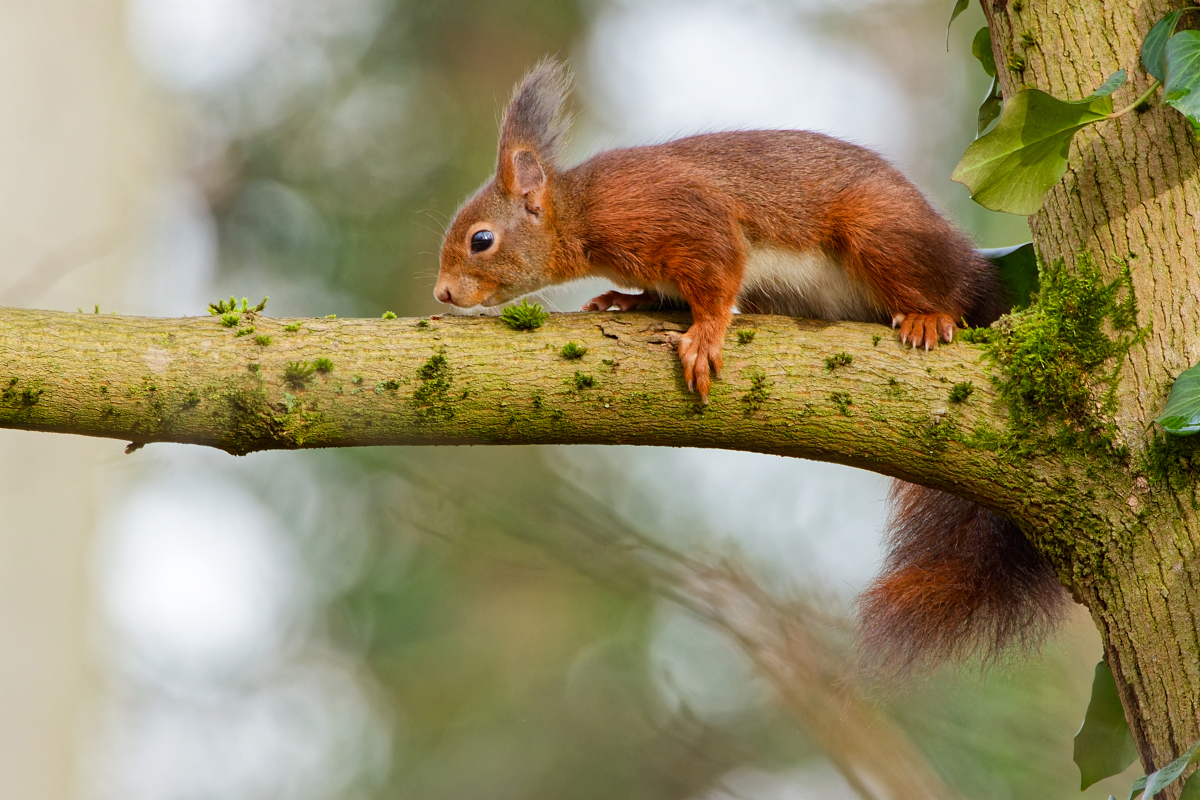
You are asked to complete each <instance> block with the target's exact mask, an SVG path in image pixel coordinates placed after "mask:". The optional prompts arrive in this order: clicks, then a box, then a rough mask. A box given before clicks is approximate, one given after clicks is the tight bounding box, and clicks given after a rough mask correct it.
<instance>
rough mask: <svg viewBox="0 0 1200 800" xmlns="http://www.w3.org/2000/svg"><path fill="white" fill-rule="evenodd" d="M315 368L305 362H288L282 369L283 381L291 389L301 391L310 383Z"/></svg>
mask: <svg viewBox="0 0 1200 800" xmlns="http://www.w3.org/2000/svg"><path fill="white" fill-rule="evenodd" d="M316 371H317V368H316V367H315V366H314V365H312V364H310V363H308V362H307V361H289V362H288V364H287V366H286V367H284V369H283V381H284V383H286V384H287V385H288V386H291V387H292V388H293V389H303V388H304V387H305V386H308V384H309V383H311V382H312V379H313V373H314V372H316Z"/></svg>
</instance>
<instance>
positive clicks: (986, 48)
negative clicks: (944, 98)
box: [971, 12, 1178, 78]
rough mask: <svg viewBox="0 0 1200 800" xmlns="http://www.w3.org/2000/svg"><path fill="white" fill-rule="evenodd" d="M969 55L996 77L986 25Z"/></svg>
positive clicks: (989, 33) (975, 40)
mask: <svg viewBox="0 0 1200 800" xmlns="http://www.w3.org/2000/svg"><path fill="white" fill-rule="evenodd" d="M1176 13H1178V12H1176ZM971 55H973V56H975V57H976V58H977V59H979V63H980V64H981V65H982V66H983V71H984V72H986V73H987V74H988V75H990V76H991V77H993V78H994V77H996V56H995V54H993V53H992V32H991V31H990V30H989V29H988V27H987V26H986V25H984V26H983V27H982V28H980V29H979V30H978V31H977V32H976V33H975V38H974V39H972V40H971Z"/></svg>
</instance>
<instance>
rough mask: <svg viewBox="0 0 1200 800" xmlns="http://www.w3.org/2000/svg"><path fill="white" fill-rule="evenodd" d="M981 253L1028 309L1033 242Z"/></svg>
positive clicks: (1034, 285) (1017, 303)
mask: <svg viewBox="0 0 1200 800" xmlns="http://www.w3.org/2000/svg"><path fill="white" fill-rule="evenodd" d="M979 252H980V254H981V255H983V257H984V258H986V259H987V260H988V261H991V262H992V263H993V264H995V265H996V271H997V272H999V273H1000V280H1001V281H1003V282H1004V285H1005V286H1007V287H1008V290H1009V293H1010V294H1011V296H1012V300H1013V310H1014V311H1019V310H1020V309H1022V308H1028V307H1029V303H1030V299H1031V298H1032V296H1033V295H1035V294H1037V290H1038V263H1037V252H1035V251H1034V249H1033V242H1026V243H1025V244H1019V245H1017V246H1016V247H1000V248H996V249H993V250H980V251H979ZM1094 691H1095V689H1094V687H1093V692H1094ZM1121 719H1124V717H1122V718H1121Z"/></svg>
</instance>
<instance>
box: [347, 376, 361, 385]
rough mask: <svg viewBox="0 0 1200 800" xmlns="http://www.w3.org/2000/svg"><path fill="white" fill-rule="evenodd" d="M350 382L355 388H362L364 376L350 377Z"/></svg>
mask: <svg viewBox="0 0 1200 800" xmlns="http://www.w3.org/2000/svg"><path fill="white" fill-rule="evenodd" d="M350 382H351V383H353V384H354V385H355V386H361V385H362V375H352V376H350Z"/></svg>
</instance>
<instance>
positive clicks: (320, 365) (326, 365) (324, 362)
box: [312, 358, 333, 375]
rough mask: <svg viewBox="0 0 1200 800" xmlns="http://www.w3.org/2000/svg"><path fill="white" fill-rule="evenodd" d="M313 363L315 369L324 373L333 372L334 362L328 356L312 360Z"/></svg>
mask: <svg viewBox="0 0 1200 800" xmlns="http://www.w3.org/2000/svg"><path fill="white" fill-rule="evenodd" d="M312 365H313V369H315V370H316V371H317V372H319V373H321V374H322V375H328V374H329V373H330V372H333V362H332V361H330V360H329V359H328V358H318V359H317V360H316V361H314V362H312Z"/></svg>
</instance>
